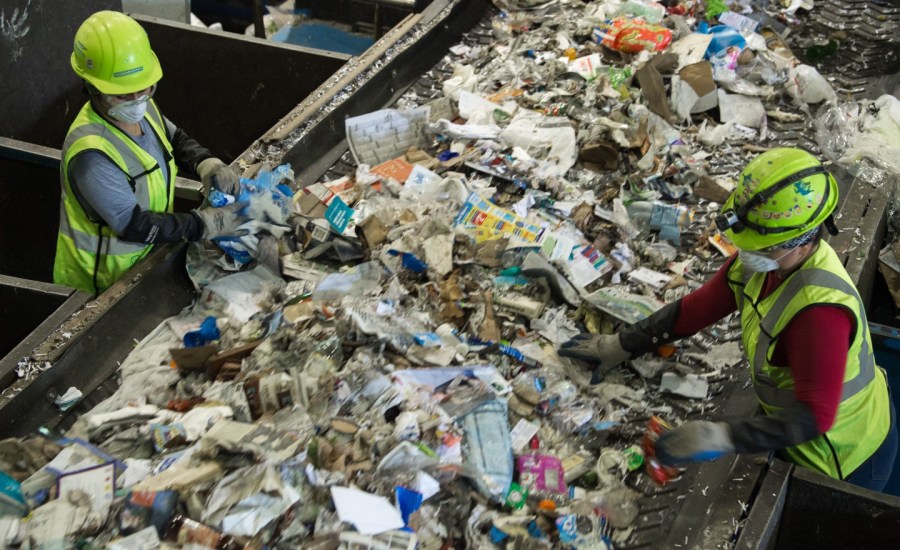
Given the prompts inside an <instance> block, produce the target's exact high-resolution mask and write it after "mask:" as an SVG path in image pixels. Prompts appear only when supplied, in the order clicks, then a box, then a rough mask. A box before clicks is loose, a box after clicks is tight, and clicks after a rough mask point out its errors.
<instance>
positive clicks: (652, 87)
mask: <svg viewBox="0 0 900 550" xmlns="http://www.w3.org/2000/svg"><path fill="white" fill-rule="evenodd" d="M635 76H636V77H637V80H638V84H640V86H641V90H642V91H643V93H644V99H646V100H647V106H648V107H649V108H650V110H651V111H653V112H654V113H656V114H658V115H659V116H661V117H663V118H664V119H665V120H671V119H672V111H671V110H669V102H668V100H667V98H666V88H665V85H664V84H663V79H662V75H661V74H659V71H658V70H657V69H656V67H654V66H653V65H651V64H649V63H648V64H646V65H644V66H643V67H641V68H640V70H638V72H637V73H635Z"/></svg>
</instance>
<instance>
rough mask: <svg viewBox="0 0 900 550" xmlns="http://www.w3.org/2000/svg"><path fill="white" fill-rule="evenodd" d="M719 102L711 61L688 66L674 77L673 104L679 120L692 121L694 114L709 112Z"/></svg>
mask: <svg viewBox="0 0 900 550" xmlns="http://www.w3.org/2000/svg"><path fill="white" fill-rule="evenodd" d="M718 101H719V98H718V95H717V94H716V83H715V81H714V80H713V75H712V65H711V64H710V63H709V61H700V62H697V63H693V64H691V65H687V66H686V67H683V68H682V69H681V70H680V71H679V72H678V75H676V76H673V77H672V104H673V105H674V106H675V112H676V113H678V117H679V119H681V120H690V116H691V115H692V114H696V113H702V112H704V111H708V110H710V109H712V108H713V107H715V106H716V105H717V104H718Z"/></svg>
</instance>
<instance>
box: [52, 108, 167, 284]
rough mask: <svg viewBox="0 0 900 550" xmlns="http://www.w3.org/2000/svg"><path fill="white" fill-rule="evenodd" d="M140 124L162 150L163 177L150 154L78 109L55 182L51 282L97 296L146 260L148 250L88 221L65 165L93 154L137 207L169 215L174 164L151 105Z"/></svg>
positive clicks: (99, 222) (97, 221)
mask: <svg viewBox="0 0 900 550" xmlns="http://www.w3.org/2000/svg"><path fill="white" fill-rule="evenodd" d="M144 119H145V120H147V121H148V122H149V124H150V127H151V128H152V129H153V132H154V133H155V134H156V138H157V139H159V141H160V143H161V144H162V146H163V151H164V156H165V159H166V161H167V164H168V167H169V172H168V173H169V177H168V180H166V179H165V178H164V177H163V170H161V169H160V166H159V164H158V163H157V162H156V160H155V159H154V158H153V156H152V155H150V153H148V152H146V151H144V150H143V149H141V148H140V147H139V146H138V145H137V143H135V142H134V140H133V139H131V138H130V137H129V136H128V134H126V133H125V132H123V131H122V130H120V129H119V128H117V127H116V126H114V125H113V124H111V123H109V122H107V121H106V120H104V119H103V117H101V116H100V115H98V114H97V113H96V112H95V111H94V109H93V108H92V107H91V104H90V102H88V103H86V104H85V106H84V107H82V109H81V111H80V112H79V113H78V116H77V117H76V118H75V121H74V122H72V126H71V127H70V128H69V133H68V134H67V135H66V140H65V142H64V143H63V149H62V164H61V166H60V181H61V183H62V200H61V201H60V212H59V235H58V237H57V239H56V259H55V261H54V264H53V282H55V283H56V284H59V285H65V286H69V287H72V288H76V289H78V290H82V291H85V292H89V293H92V294H99V293H100V292H103V291H104V290H106V289H107V288H108V287H109V286H110V285H111V284H113V283H114V282H116V281H117V280H118V279H119V278H120V277H121V276H122V275H123V274H124V273H125V272H126V271H128V269H129V268H130V267H131V266H133V265H134V264H135V263H137V262H138V260H140V259H141V258H143V257H144V256H146V255H147V254H148V253H149V252H150V250H151V249H152V248H153V245H145V244H143V243H135V242H128V241H122V240H120V239H119V238H118V236H117V235H116V234H115V233H114V232H113V231H112V229H111V228H110V227H109V226H108V225H106V224H105V223H104V222H103V220H100V219H94V218H93V217H92V216H90V215H89V214H88V213H87V212H85V209H84V207H83V206H82V205H81V203H80V202H79V200H78V197H76V196H75V194H74V193H73V192H72V187H71V184H70V182H69V163H70V162H71V161H72V159H74V158H75V157H76V156H77V155H79V154H81V153H82V152H84V151H89V150H90V151H99V152H100V153H102V154H104V155H105V156H106V157H107V158H109V159H110V160H111V161H112V162H113V163H114V164H115V165H116V166H118V167H119V169H120V170H122V172H124V173H125V177H126V178H127V179H128V183H129V184H130V185H131V189H132V191H134V194H135V197H136V198H137V203H138V206H140V207H141V209H143V210H148V211H151V212H172V208H173V199H174V193H175V173H176V170H177V168H176V167H175V160H174V158H173V157H172V144H171V143H170V142H169V139H168V137H167V136H166V131H165V121H164V119H163V117H162V115H161V114H160V112H159V109H158V108H157V106H156V103H154V102H153V101H152V100H151V101H150V104H149V105H148V108H147V113H146V114H145V115H144Z"/></svg>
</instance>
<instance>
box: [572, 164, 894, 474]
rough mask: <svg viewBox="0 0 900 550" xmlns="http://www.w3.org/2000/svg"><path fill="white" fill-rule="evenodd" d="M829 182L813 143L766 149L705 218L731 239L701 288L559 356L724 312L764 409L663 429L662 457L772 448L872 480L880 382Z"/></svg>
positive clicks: (618, 356)
mask: <svg viewBox="0 0 900 550" xmlns="http://www.w3.org/2000/svg"><path fill="white" fill-rule="evenodd" d="M837 195H838V188H837V183H836V182H835V180H834V178H833V177H832V175H831V174H829V173H828V171H827V170H826V169H825V168H824V167H823V166H822V165H821V164H820V163H819V161H818V160H817V159H816V158H815V157H814V156H813V155H811V154H810V153H808V152H806V151H803V150H800V149H791V148H779V149H772V150H770V151H767V152H765V153H763V154H761V155H759V156H758V157H756V158H755V159H753V160H752V161H751V162H750V163H748V164H747V166H746V167H745V168H744V171H743V172H742V174H741V176H740V181H739V182H738V185H737V187H736V189H735V191H734V193H732V195H731V197H730V198H729V199H728V201H727V202H726V203H725V205H724V206H723V209H722V212H721V214H720V215H719V216H718V217H717V220H716V223H717V225H718V226H719V228H720V229H721V230H722V231H723V232H724V233H725V235H726V236H727V237H728V238H729V239H731V241H732V242H733V243H734V245H735V246H736V247H737V248H738V250H739V252H738V254H736V255H734V256H732V257H731V258H729V260H728V261H727V262H725V264H724V265H723V267H722V268H721V269H720V270H719V271H718V272H717V273H716V274H715V275H714V276H713V277H712V278H711V279H710V280H709V281H708V282H707V283H706V284H704V285H703V286H702V287H701V288H699V289H697V290H696V291H694V292H692V293H691V294H689V295H688V296H686V297H684V298H682V299H681V300H678V301H676V302H673V303H670V304H668V305H666V306H665V307H663V308H662V309H661V310H660V311H658V312H657V313H655V314H653V315H652V316H650V317H649V318H648V319H645V320H644V321H641V322H639V323H637V324H635V325H634V326H632V327H629V328H627V329H625V330H623V331H621V332H620V333H619V334H616V335H596V334H590V335H589V334H582V335H579V336H576V337H575V338H574V339H573V340H571V341H569V342H566V343H565V344H563V346H562V348H561V349H560V351H559V353H560V355H565V356H570V357H575V358H579V359H584V360H588V361H593V362H595V363H599V364H600V365H602V366H603V367H604V368H609V367H611V366H615V365H617V364H619V363H621V362H623V361H625V360H626V359H628V358H630V357H632V356H635V355H639V354H642V353H646V352H648V351H651V350H653V349H655V348H656V347H658V346H659V345H660V344H663V343H667V342H672V341H674V340H677V339H680V338H684V337H686V336H690V335H692V334H694V333H696V332H698V331H700V330H702V329H703V328H705V327H707V326H709V325H712V324H714V323H715V322H717V321H719V320H720V319H722V318H724V317H725V316H727V315H729V314H730V313H732V312H734V311H739V312H740V316H741V328H742V341H743V346H744V352H745V353H746V355H747V359H748V360H749V364H750V369H751V370H750V373H751V380H752V382H753V387H754V389H755V390H756V395H757V397H758V399H759V402H760V405H761V407H762V410H763V413H764V414H762V415H759V416H756V417H752V418H740V419H728V420H725V419H723V420H721V421H718V422H711V421H707V420H689V421H687V422H684V423H682V424H681V425H680V426H679V427H677V428H675V429H674V430H672V431H670V432H667V433H665V434H663V435H662V436H661V437H660V439H659V441H658V443H657V449H656V451H657V455H658V456H659V458H660V459H661V460H663V462H666V463H669V464H682V463H686V462H694V461H705V460H713V459H715V458H718V457H721V456H723V455H727V454H730V453H742V452H747V453H756V452H763V451H770V450H774V451H777V452H778V453H779V454H780V455H781V456H782V457H783V458H785V459H787V460H790V461H792V462H794V463H795V464H798V465H800V466H803V467H805V468H809V469H811V470H815V471H818V472H821V473H823V474H825V475H828V476H831V477H833V478H836V479H842V480H846V481H849V482H850V483H853V484H855V485H858V486H861V487H866V488H869V489H872V490H876V491H880V490H882V489H883V488H884V486H885V484H886V483H887V480H888V478H889V477H890V474H891V471H892V469H893V465H894V459H895V457H896V455H897V428H896V420H895V416H896V415H895V412H894V406H893V404H892V402H891V399H890V396H889V392H888V385H887V379H886V377H885V374H884V372H883V371H882V370H881V369H880V368H878V367H877V365H876V364H875V357H874V355H873V349H872V340H871V337H870V335H869V326H868V323H867V321H866V312H865V308H864V306H863V303H862V301H861V299H860V297H859V293H858V292H857V290H856V288H855V286H854V285H853V282H852V280H851V279H850V276H849V275H848V274H847V271H846V270H845V269H844V266H843V264H842V263H841V261H840V260H839V259H838V257H837V254H835V252H834V250H833V249H832V248H831V247H830V246H829V245H828V243H827V242H825V241H823V240H821V235H822V230H823V228H826V229H828V230H829V231H831V232H833V233H836V232H837V230H836V229H835V228H834V224H833V223H832V221H831V215H832V213H833V212H834V209H835V206H836V205H837V198H838V197H837Z"/></svg>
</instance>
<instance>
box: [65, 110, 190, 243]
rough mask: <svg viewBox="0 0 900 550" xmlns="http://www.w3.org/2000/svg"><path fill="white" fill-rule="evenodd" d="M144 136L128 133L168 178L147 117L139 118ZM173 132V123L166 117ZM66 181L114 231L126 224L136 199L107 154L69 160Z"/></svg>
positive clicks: (120, 230) (88, 153) (94, 153)
mask: <svg viewBox="0 0 900 550" xmlns="http://www.w3.org/2000/svg"><path fill="white" fill-rule="evenodd" d="M140 124H141V131H142V132H143V135H140V136H130V137H131V138H132V139H134V141H135V143H137V145H138V147H140V148H141V149H143V150H144V151H146V152H147V153H149V154H150V156H152V157H153V159H154V160H155V161H156V162H157V163H158V164H159V166H160V169H161V170H162V171H163V177H165V178H166V179H167V180H168V177H169V167H168V165H167V164H166V162H165V154H164V151H163V145H162V143H160V141H159V139H157V137H156V134H154V133H153V130H152V128H151V127H150V123H149V122H147V120H146V119H144V120H142V121H141V123H140ZM166 125H167V126H169V128H170V131H171V132H172V133H174V125H172V123H171V122H169V121H168V120H166ZM69 182H70V183H71V185H72V186H73V187H74V188H76V189H78V193H79V194H80V195H81V197H82V198H83V199H84V200H85V201H86V202H87V203H88V205H89V206H90V207H91V208H92V209H93V210H94V214H96V215H97V216H99V217H100V218H101V219H102V220H103V221H104V222H106V224H107V225H108V226H109V227H111V228H112V230H113V231H115V232H116V234H119V235H121V234H122V233H124V232H125V228H126V227H128V223H129V222H130V221H131V216H132V214H133V212H134V207H135V206H137V198H136V197H135V195H134V191H132V189H131V186H130V185H129V184H128V179H127V178H126V177H125V174H124V173H123V172H122V170H121V169H119V167H118V166H116V165H115V163H113V161H111V160H110V159H109V158H108V157H107V156H106V155H104V154H102V153H100V152H99V151H86V152H84V153H82V154H80V155H78V156H76V157H75V158H74V159H72V162H71V163H69Z"/></svg>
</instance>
